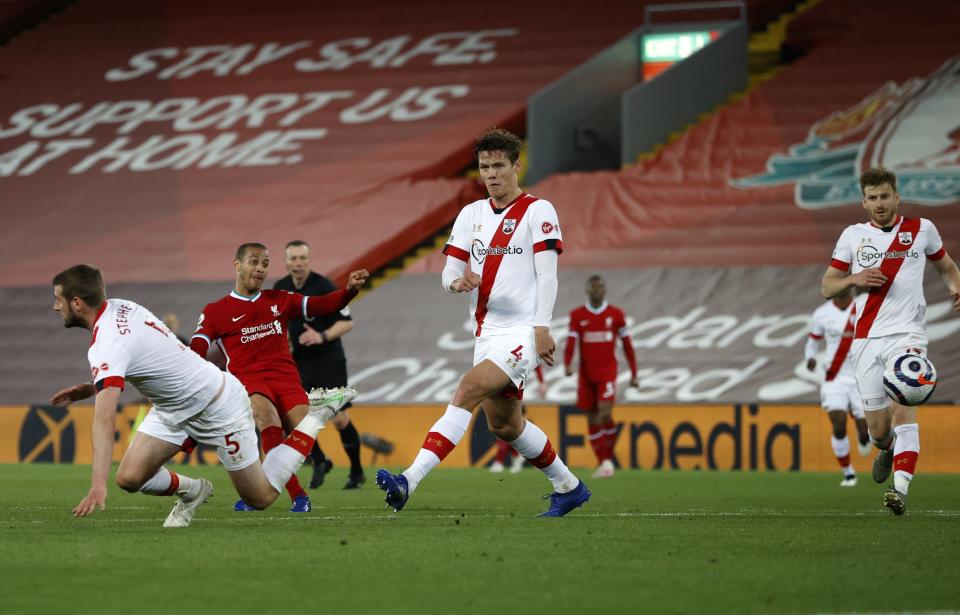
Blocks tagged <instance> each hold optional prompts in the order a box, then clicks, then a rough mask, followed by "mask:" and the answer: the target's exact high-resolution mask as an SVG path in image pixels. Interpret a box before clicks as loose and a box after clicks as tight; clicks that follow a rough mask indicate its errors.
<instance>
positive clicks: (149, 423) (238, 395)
mask: <svg viewBox="0 0 960 615" xmlns="http://www.w3.org/2000/svg"><path fill="white" fill-rule="evenodd" d="M224 376H225V381H224V385H223V386H224V388H223V392H222V393H220V396H219V397H217V398H216V399H215V400H214V401H213V402H212V403H211V404H210V405H209V406H207V407H206V408H204V409H203V410H202V411H201V412H200V413H199V414H197V415H194V416H192V417H190V418H189V419H187V420H186V421H184V422H183V423H180V424H179V425H171V424H169V423H166V422H165V421H164V419H163V413H162V412H158V411H157V410H156V409H155V408H151V409H150V412H149V413H148V414H147V416H146V417H145V418H144V419H143V422H142V423H140V427H138V428H137V433H143V434H146V435H148V436H152V437H154V438H157V439H158V440H163V441H164V442H169V443H171V444H176V445H177V446H184V444H186V443H188V442H189V441H190V440H193V441H195V442H200V443H203V444H209V445H210V446H214V447H216V449H217V457H219V458H220V463H222V464H223V467H225V468H226V469H227V470H241V469H243V468H245V467H247V466H249V465H250V464H252V463H254V462H255V461H259V460H260V446H259V444H258V443H257V432H256V426H255V424H254V422H253V410H252V409H251V408H250V397H249V396H248V395H247V390H246V389H245V388H243V385H242V384H240V381H239V380H237V378H236V377H235V376H234V375H233V374H224Z"/></svg>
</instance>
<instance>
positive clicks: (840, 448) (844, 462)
mask: <svg viewBox="0 0 960 615" xmlns="http://www.w3.org/2000/svg"><path fill="white" fill-rule="evenodd" d="M830 446H831V447H832V448H833V454H834V455H835V456H836V458H837V461H838V462H839V463H840V468H841V469H842V470H843V475H844V476H852V475H854V474H856V472H854V471H853V464H851V463H850V437H849V436H844V437H843V438H835V437H833V436H831V437H830Z"/></svg>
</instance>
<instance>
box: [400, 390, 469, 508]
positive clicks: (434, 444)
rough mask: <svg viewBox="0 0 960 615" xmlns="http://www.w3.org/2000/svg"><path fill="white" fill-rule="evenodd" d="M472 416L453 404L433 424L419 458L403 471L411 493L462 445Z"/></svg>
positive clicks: (418, 454) (418, 455)
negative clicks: (461, 442) (458, 445)
mask: <svg viewBox="0 0 960 615" xmlns="http://www.w3.org/2000/svg"><path fill="white" fill-rule="evenodd" d="M472 416H473V413H472V412H470V411H469V410H464V409H463V408H458V407H457V406H454V405H453V404H450V405H449V406H447V411H446V412H444V413H443V416H441V417H440V418H439V419H438V420H437V422H436V423H434V424H433V427H431V428H430V432H429V433H427V437H426V438H425V439H424V441H423V446H422V447H421V448H420V452H419V453H417V457H416V458H415V459H414V460H413V463H412V464H410V467H409V468H407V469H406V470H404V471H403V475H404V476H405V477H406V478H407V484H408V485H409V492H410V493H413V490H414V489H416V488H417V485H419V484H420V481H422V480H423V479H424V477H425V476H426V475H427V474H428V473H429V472H430V470H432V469H434V468H435V467H437V465H439V464H440V462H441V461H443V459H444V458H445V457H446V456H447V455H448V454H449V453H450V451H452V450H453V447H454V446H456V445H457V444H460V440H462V439H463V435H464V434H465V433H467V428H469V427H470V418H471V417H472Z"/></svg>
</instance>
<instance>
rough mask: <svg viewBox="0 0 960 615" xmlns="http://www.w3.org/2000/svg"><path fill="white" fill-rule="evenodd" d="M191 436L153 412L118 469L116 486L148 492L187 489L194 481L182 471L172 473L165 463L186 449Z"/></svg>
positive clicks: (165, 492) (145, 420)
mask: <svg viewBox="0 0 960 615" xmlns="http://www.w3.org/2000/svg"><path fill="white" fill-rule="evenodd" d="M188 439H189V436H187V434H186V433H185V432H183V431H181V430H179V429H174V428H171V427H168V426H166V425H164V424H163V423H161V422H160V421H159V420H157V414H156V412H150V413H149V414H147V416H146V417H145V418H144V420H143V421H142V422H141V423H140V427H139V428H138V429H137V434H136V435H135V436H134V438H133V441H132V442H131V443H130V447H129V448H128V449H127V451H126V453H124V455H123V459H122V460H121V461H120V467H118V468H117V476H116V481H117V485H118V486H119V487H120V488H121V489H123V490H124V491H127V492H129V493H135V492H138V491H139V492H140V493H144V494H147V495H175V494H179V493H181V492H185V491H187V490H188V489H189V488H190V487H191V486H192V485H193V483H194V482H196V481H195V479H193V478H189V477H187V476H185V475H183V474H178V473H176V472H171V471H169V470H167V469H166V468H165V467H163V464H164V463H166V462H167V461H169V460H170V459H172V458H173V457H174V456H175V455H176V454H177V453H179V452H180V451H182V450H183V447H182V444H183V442H184V441H185V440H188Z"/></svg>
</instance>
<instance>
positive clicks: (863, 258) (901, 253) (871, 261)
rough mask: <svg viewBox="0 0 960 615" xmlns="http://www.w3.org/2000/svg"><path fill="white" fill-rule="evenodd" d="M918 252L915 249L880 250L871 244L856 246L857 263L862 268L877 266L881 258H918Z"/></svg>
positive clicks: (881, 260)
mask: <svg viewBox="0 0 960 615" xmlns="http://www.w3.org/2000/svg"><path fill="white" fill-rule="evenodd" d="M919 257H920V254H919V253H918V252H917V251H916V250H890V251H889V252H881V251H880V250H878V249H876V248H875V247H873V246H871V245H864V246H860V247H859V248H857V264H858V265H860V266H861V267H863V268H864V269H869V268H871V267H877V266H879V265H880V263H881V262H883V260H885V259H887V260H903V259H905V258H919Z"/></svg>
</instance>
